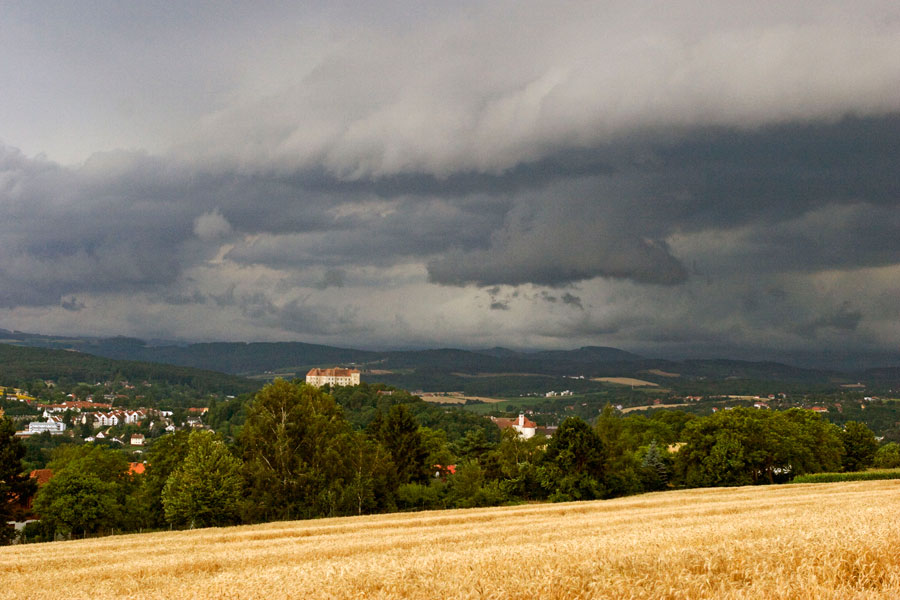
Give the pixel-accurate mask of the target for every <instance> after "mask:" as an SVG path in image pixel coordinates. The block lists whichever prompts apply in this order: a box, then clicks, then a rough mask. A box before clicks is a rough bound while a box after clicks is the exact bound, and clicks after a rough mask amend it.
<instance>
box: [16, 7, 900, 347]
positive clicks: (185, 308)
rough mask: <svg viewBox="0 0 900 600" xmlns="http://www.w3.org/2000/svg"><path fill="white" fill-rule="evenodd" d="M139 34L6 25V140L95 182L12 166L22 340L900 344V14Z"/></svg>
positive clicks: (597, 11)
mask: <svg viewBox="0 0 900 600" xmlns="http://www.w3.org/2000/svg"><path fill="white" fill-rule="evenodd" d="M114 4H115V3H109V2H99V3H93V2H87V3H76V4H75V5H71V4H66V3H56V4H53V5H44V4H40V5H38V4H35V5H34V6H32V5H30V4H21V5H15V6H12V5H11V6H10V7H9V10H8V11H5V12H4V18H3V19H2V20H0V38H2V39H4V40H6V41H7V43H6V45H5V52H4V53H3V55H2V56H0V79H2V80H4V81H8V82H13V83H14V84H11V85H8V86H6V88H5V89H4V93H3V94H2V97H0V122H2V123H3V127H4V129H3V130H2V131H0V136H2V138H3V139H4V140H6V141H7V142H8V143H9V144H18V143H19V138H22V140H23V141H22V142H21V144H22V146H23V147H25V148H26V152H27V153H29V155H37V153H39V152H41V151H46V152H47V153H48V154H49V155H50V156H51V157H54V158H56V157H62V158H60V160H64V161H67V162H68V163H70V164H71V165H73V166H61V164H58V163H56V162H53V161H52V160H49V159H44V158H41V157H40V156H39V155H38V158H30V157H29V156H26V155H25V154H23V153H22V152H18V151H16V150H14V149H12V147H11V146H0V211H2V217H3V218H2V219H0V281H2V286H0V306H2V307H6V308H11V311H10V312H9V313H8V314H9V315H11V316H10V318H11V319H14V318H19V317H22V315H26V317H27V314H28V312H29V311H27V310H19V311H17V310H16V307H36V306H37V307H47V308H46V310H45V311H44V313H41V314H57V313H62V315H63V316H62V317H60V318H59V319H60V320H59V321H58V322H65V321H64V319H67V318H71V317H72V316H73V315H74V314H75V311H77V315H78V318H79V320H80V322H83V323H86V324H90V323H93V324H95V325H96V324H98V323H104V324H105V323H106V319H107V317H112V316H113V315H118V319H119V321H118V322H119V323H126V324H127V325H128V326H129V327H133V328H134V330H135V331H134V332H135V333H140V330H141V329H143V330H146V331H153V332H154V333H155V332H157V331H158V328H157V327H158V325H157V324H156V323H157V322H158V321H159V315H160V314H170V313H171V314H172V315H179V316H180V319H181V320H180V321H178V322H174V317H173V323H174V324H173V325H172V326H171V327H172V328H173V329H175V330H177V331H179V335H182V330H181V329H179V327H185V328H186V329H184V333H183V335H186V336H190V335H191V333H190V331H196V330H198V329H202V330H203V331H204V335H210V336H213V335H215V334H216V332H218V331H219V330H220V329H221V327H220V326H219V325H218V323H224V324H225V325H226V326H228V325H231V322H232V321H233V322H234V324H235V326H240V327H243V329H241V331H242V332H245V333H247V334H248V335H252V334H254V333H255V332H260V335H262V336H264V337H265V336H275V337H279V336H281V337H287V336H292V335H294V334H296V335H310V336H318V337H319V338H320V339H322V340H328V339H331V338H335V341H341V340H340V339H339V338H340V336H342V335H344V334H347V335H354V336H359V337H366V339H369V340H370V341H374V342H376V343H377V342H381V343H385V342H386V343H388V344H390V343H393V342H396V341H397V337H398V336H406V339H410V340H415V341H416V342H417V343H419V342H420V341H422V340H425V339H427V338H435V337H441V336H450V337H453V336H456V337H455V338H453V339H458V340H462V341H464V342H466V343H468V340H471V339H474V338H473V337H472V336H473V335H475V336H486V337H489V336H491V335H501V334H502V335H507V336H509V339H506V340H491V342H490V343H491V344H492V345H493V344H494V343H507V342H511V341H512V342H516V341H521V340H523V339H527V340H529V341H531V340H533V339H537V340H538V342H541V343H542V342H548V343H551V344H555V345H564V346H567V345H570V344H573V343H575V342H574V340H578V341H577V344H589V343H596V342H598V341H600V342H609V343H622V344H625V345H628V344H640V343H647V344H651V345H653V344H655V345H656V347H663V348H669V347H676V346H679V345H688V344H691V343H693V344H695V345H703V344H705V345H708V346H709V347H710V348H721V347H724V346H726V345H727V344H728V343H736V344H756V345H758V346H760V347H762V346H765V345H766V344H769V345H780V346H783V347H790V346H792V345H793V346H798V347H799V346H804V345H806V346H809V345H810V344H828V343H835V342H836V341H840V342H841V343H843V341H844V340H845V338H846V339H849V340H850V341H848V342H847V343H848V344H849V343H851V342H852V341H853V340H857V341H856V342H852V343H857V344H861V343H863V342H861V341H859V340H863V339H864V338H865V337H866V336H868V339H875V340H876V341H875V342H871V343H874V344H876V345H877V344H882V345H890V344H895V345H896V342H897V340H898V339H900V331H896V330H895V329H896V326H895V325H892V323H893V322H895V321H896V318H895V317H896V310H897V309H896V302H895V301H893V299H894V298H895V297H896V296H897V292H898V290H897V284H895V283H893V282H894V281H895V280H896V279H897V277H896V275H897V274H896V272H895V271H896V270H897V269H900V236H897V235H896V232H897V231H898V230H900V216H898V215H900V207H898V203H900V170H898V169H897V165H898V164H900V148H898V144H900V93H898V90H900V87H898V85H900V35H898V24H900V17H898V15H900V12H898V9H897V6H896V3H893V2H886V1H878V0H873V1H871V2H861V3H855V4H854V5H853V6H852V7H850V5H848V4H846V3H842V2H838V1H828V0H820V1H817V2H796V3H774V2H773V3H763V5H759V4H748V3H738V2H722V3H715V4H710V3H706V2H699V1H696V2H695V1H693V0H691V1H688V2H682V3H678V5H677V6H675V5H673V4H671V3H650V4H647V5H643V4H642V5H636V4H634V3H631V2H615V1H614V2H608V3H605V4H604V5H603V6H602V7H598V6H597V5H595V4H591V3H582V2H562V3H558V4H554V5H552V6H551V5H548V4H546V3H540V2H531V1H530V0H525V1H523V2H506V1H505V0H502V1H501V2H499V3H497V4H483V3H482V4H477V3H472V4H469V5H466V6H465V7H464V8H460V7H459V5H458V4H457V3H450V4H446V3H445V4H442V5H434V6H431V5H428V6H424V5H421V4H415V5H414V4H412V3H405V4H395V3H388V5H387V6H382V5H379V7H378V8H367V7H362V8H360V7H358V6H356V5H352V4H350V3H347V4H342V3H330V4H329V5H328V6H322V7H313V6H311V5H307V6H303V7H301V8H298V7H297V6H295V5H291V4H290V3H287V4H282V3H279V4H276V5H271V6H268V7H267V8H266V10H253V9H248V8H247V5H246V4H241V3H226V4H224V5H222V6H219V7H217V8H216V9H210V8H209V7H208V6H204V5H202V4H201V3H193V2H190V1H189V2H187V3H185V4H183V5H179V7H177V8H175V9H173V8H171V7H169V6H168V5H167V4H166V3H162V2H148V3H142V4H141V6H140V7H139V8H122V7H121V6H118V5H115V6H114ZM413 8H414V9H415V10H412V9H413ZM498 32H501V33H498ZM47 39H52V40H55V43H54V44H46V43H43V40H47ZM151 40H152V42H153V43H150V42H149V41H151ZM222 40H227V41H228V43H225V44H223V43H222ZM109 148H145V149H146V150H144V151H134V152H131V151H129V152H126V151H111V152H102V153H99V154H95V153H94V152H95V151H96V150H100V149H109ZM87 157H89V158H87ZM86 158H87V160H85V159H86ZM435 284H437V285H435ZM439 286H442V287H439ZM576 286H577V287H576ZM400 288H402V289H400ZM858 290H866V291H865V292H860V291H858ZM870 290H871V291H870ZM485 293H487V298H488V301H487V302H485ZM373 296H377V299H375V300H370V299H371V298H372V297H373ZM361 298H365V299H366V300H365V301H363V300H361ZM147 303H149V304H152V309H150V308H147ZM51 307H52V308H51ZM31 312H32V313H34V314H38V313H39V312H40V311H31ZM479 316H484V318H485V319H486V321H485V322H487V323H490V326H488V327H482V325H481V324H480V323H479V322H478V318H479ZM35 318H38V317H35ZM214 319H215V322H213V320H214ZM142 321H144V322H143V323H142ZM207 322H210V323H211V324H209V325H206V323H207ZM398 323H402V324H403V325H402V327H399V326H398V325H397V324H398ZM437 324H440V326H438V325H437ZM85 327H89V325H85ZM204 328H205V329H204ZM498 332H499V333H498ZM532 335H534V336H538V337H537V338H532V337H531V336H532ZM478 339H479V340H480V339H481V338H478ZM440 341H442V342H443V341H444V340H440ZM447 341H449V339H448V340H447ZM400 342H401V343H402V340H400ZM866 343H868V342H866Z"/></svg>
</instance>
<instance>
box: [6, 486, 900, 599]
mask: <svg viewBox="0 0 900 600" xmlns="http://www.w3.org/2000/svg"><path fill="white" fill-rule="evenodd" d="M898 513H900V482H897V481H870V482H854V483H835V484H818V485H786V486H769V487H755V488H730V489H729V488H720V489H708V490H685V491H677V492H665V493H657V494H646V495H643V496H634V497H631V498H622V499H618V500H610V501H601V502H582V503H568V504H541V505H526V506H516V507H504V508H492V509H472V510H455V511H443V512H426V513H403V514H393V515H381V516H370V517H356V518H344V519H321V520H314V521H304V522H290V523H274V524H268V525H258V526H246V527H234V528H222V529H204V530H195V531H184V532H169V533H158V534H145V535H129V536H119V537H109V538H99V539H93V540H79V541H72V542H56V543H53V544H37V545H23V546H12V547H6V548H2V549H0V578H2V579H0V580H2V582H3V585H2V587H0V598H23V599H24V598H29V599H32V600H39V599H45V598H46V599H50V598H53V599H55V598H61V597H65V598H85V599H87V598H90V599H95V598H130V599H136V598H201V599H207V598H209V599H218V598H242V599H243V598H254V599H255V598H259V599H267V600H268V599H286V598H413V599H418V598H422V599H425V598H514V599H525V598H557V599H561V598H638V599H641V598H646V599H650V598H654V599H658V598H663V599H676V598H679V599H694V598H709V599H713V598H715V599H721V600H725V599H737V598H741V599H747V598H754V599H788V598H791V599H796V598H830V599H835V600H837V599H841V600H845V599H851V598H858V599H862V598H867V599H872V598H884V599H887V598H892V599H893V598H900V553H898V552H897V548H898V547H900V519H897V518H896V515H897V514H898Z"/></svg>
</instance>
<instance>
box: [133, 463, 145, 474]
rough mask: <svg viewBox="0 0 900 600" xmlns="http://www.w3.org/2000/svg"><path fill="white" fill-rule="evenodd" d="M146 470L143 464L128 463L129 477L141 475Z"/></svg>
mask: <svg viewBox="0 0 900 600" xmlns="http://www.w3.org/2000/svg"><path fill="white" fill-rule="evenodd" d="M146 470H147V467H146V465H144V463H139V462H133V463H128V474H129V475H142V474H143V473H144V471H146Z"/></svg>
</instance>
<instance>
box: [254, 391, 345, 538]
mask: <svg viewBox="0 0 900 600" xmlns="http://www.w3.org/2000/svg"><path fill="white" fill-rule="evenodd" d="M351 433H352V432H351V429H350V425H349V424H348V423H347V421H346V420H345V419H344V418H343V415H342V413H341V410H340V408H339V407H338V406H337V404H336V403H335V402H334V399H333V398H332V397H331V396H329V395H328V394H325V393H324V392H323V391H322V390H319V389H317V388H315V387H312V386H309V385H306V384H305V383H294V382H287V381H284V380H283V379H276V380H275V381H273V382H272V383H270V384H269V385H267V386H265V387H264V388H263V389H262V390H260V391H259V392H258V393H257V394H256V396H255V398H254V399H253V400H252V401H251V402H250V404H249V406H248V408H247V420H246V422H245V424H244V426H243V428H242V429H241V433H240V436H239V443H240V446H241V451H242V455H243V457H244V473H245V477H246V478H247V482H248V485H249V494H248V500H249V507H248V510H249V512H250V516H251V517H252V518H253V519H261V520H275V519H296V518H310V517H318V516H331V515H338V514H352V512H353V507H352V505H349V504H348V503H347V500H348V497H347V495H346V494H345V493H344V489H343V488H344V486H345V485H346V482H347V481H348V480H349V479H350V478H352V477H353V473H352V469H351V467H350V466H349V464H348V456H349V454H350V451H349V447H350V446H349V445H350V441H351Z"/></svg>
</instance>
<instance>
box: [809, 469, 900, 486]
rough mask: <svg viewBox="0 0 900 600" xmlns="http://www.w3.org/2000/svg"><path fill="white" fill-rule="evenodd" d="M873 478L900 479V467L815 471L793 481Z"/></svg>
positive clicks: (812, 481)
mask: <svg viewBox="0 0 900 600" xmlns="http://www.w3.org/2000/svg"><path fill="white" fill-rule="evenodd" d="M873 479H900V469H881V470H872V471H855V472H852V473H813V474H811V475H800V476H799V477H794V479H793V480H792V481H791V483H835V482H839V481H870V480H873Z"/></svg>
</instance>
